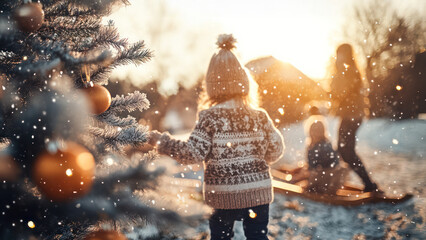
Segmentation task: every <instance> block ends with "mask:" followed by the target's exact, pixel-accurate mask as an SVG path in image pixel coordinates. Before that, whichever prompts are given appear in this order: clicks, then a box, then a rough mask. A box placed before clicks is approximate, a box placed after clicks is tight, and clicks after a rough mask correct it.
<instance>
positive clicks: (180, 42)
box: [111, 0, 426, 95]
mask: <svg viewBox="0 0 426 240" xmlns="http://www.w3.org/2000/svg"><path fill="white" fill-rule="evenodd" d="M367 1H370V0H364V1H362V0H347V1H346V0H345V1H342V0H303V1H302V0H131V1H130V2H131V4H132V5H131V6H129V7H125V8H122V9H120V10H119V11H117V12H116V13H114V14H113V15H112V16H111V17H112V19H113V20H114V21H115V22H116V25H117V27H118V29H119V31H120V32H121V33H122V36H124V37H127V38H129V40H130V41H132V42H134V41H138V40H146V43H147V46H148V48H150V49H152V50H154V52H155V58H154V59H153V60H152V61H151V62H149V63H147V64H145V65H143V66H141V67H137V68H136V67H133V66H129V67H126V68H122V69H119V70H118V71H116V75H115V76H118V77H120V78H123V79H124V78H130V79H131V80H132V81H133V82H134V83H137V84H138V83H142V82H149V81H150V80H154V79H159V80H161V84H160V85H161V86H160V91H161V92H163V93H165V94H166V95H169V94H172V93H173V92H176V91H177V88H178V85H179V84H180V85H184V86H190V85H191V84H193V83H194V82H195V81H196V79H197V78H198V77H199V76H200V75H201V74H205V71H206V70H207V66H208V61H209V59H210V57H211V55H212V54H213V53H214V51H215V42H216V38H217V36H218V34H220V33H232V34H234V36H235V37H236V38H237V40H238V44H237V53H238V54H239V57H240V59H241V60H242V62H243V63H246V62H248V61H250V60H252V59H254V58H257V57H261V56H267V55H273V56H274V57H276V58H278V59H280V60H282V61H284V62H289V63H291V64H293V65H294V66H295V67H297V68H298V69H299V70H301V71H302V72H303V73H305V74H306V75H307V76H309V77H311V78H312V79H322V78H324V77H325V76H326V71H327V67H328V65H329V61H330V57H331V56H333V54H334V53H335V49H336V46H337V45H338V44H340V43H341V34H340V33H341V30H342V27H343V23H344V22H345V21H346V19H347V16H348V12H351V11H348V10H351V6H353V4H354V3H356V4H362V3H364V2H367ZM389 2H392V3H394V4H395V5H396V6H398V10H400V11H404V9H405V10H406V9H411V10H412V9H417V10H418V9H426V1H424V0H389ZM419 11H420V10H419Z"/></svg>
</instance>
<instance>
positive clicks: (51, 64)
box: [0, 0, 180, 239]
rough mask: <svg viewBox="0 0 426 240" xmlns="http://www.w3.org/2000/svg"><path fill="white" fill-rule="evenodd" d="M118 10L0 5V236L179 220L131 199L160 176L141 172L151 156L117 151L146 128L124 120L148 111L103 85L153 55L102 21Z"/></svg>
mask: <svg viewBox="0 0 426 240" xmlns="http://www.w3.org/2000/svg"><path fill="white" fill-rule="evenodd" d="M125 4H127V1H126V0H102V1H92V0H40V1H39V2H31V1H25V0H20V1H2V2H1V3H0V59H1V61H0V82H1V84H0V85H1V89H0V101H1V104H0V124H1V129H0V150H1V155H0V169H1V170H0V178H1V179H0V181H1V188H0V196H1V197H0V208H1V210H0V216H1V220H0V225H1V230H0V239H81V238H85V239H94V237H100V238H101V239H102V236H106V235H108V234H110V235H111V236H113V238H114V239H121V238H122V237H123V235H121V234H120V233H119V232H117V231H109V232H108V231H102V230H99V231H98V232H92V233H91V234H92V235H87V234H88V233H89V232H90V231H91V230H93V229H95V230H96V228H93V226H99V223H105V222H106V223H108V222H109V223H111V224H110V225H115V224H117V223H119V222H120V221H117V220H124V221H121V222H126V221H127V222H128V219H131V220H135V219H142V220H144V221H149V222H153V223H165V222H170V221H179V220H180V215H179V214H177V213H175V212H172V211H168V210H164V209H156V208H153V207H152V206H151V205H147V204H144V201H141V199H139V198H138V197H137V196H135V193H134V192H135V190H136V189H139V190H144V189H152V188H154V187H155V186H156V185H157V184H156V181H157V179H158V176H160V175H161V174H162V173H163V172H164V170H163V169H159V168H156V169H148V167H147V163H149V162H151V161H152V160H154V159H155V158H156V156H155V154H152V153H147V154H139V155H132V156H127V155H126V153H125V147H127V146H131V147H135V146H140V145H143V144H144V143H145V142H146V141H147V138H146V136H147V128H146V127H145V126H141V125H139V124H138V121H137V119H135V118H134V117H132V116H124V117H123V112H132V111H136V110H138V111H143V110H145V109H147V108H149V101H148V100H147V99H146V96H145V94H143V93H140V92H138V91H136V92H134V93H130V94H128V95H127V96H117V97H114V98H111V96H110V93H109V91H108V90H107V89H106V88H105V87H104V85H107V83H108V80H109V74H110V72H111V70H112V69H114V68H115V67H117V66H120V65H123V64H130V63H133V64H141V63H144V62H146V61H148V60H149V59H150V58H151V57H152V54H151V52H150V51H149V50H148V49H146V48H145V46H144V43H143V42H142V41H141V42H136V43H134V44H130V43H128V41H127V40H126V39H123V38H121V37H120V36H119V34H118V32H117V29H116V28H115V27H114V24H113V22H108V23H103V17H105V16H108V15H109V14H110V12H111V10H112V8H114V7H117V6H121V5H125ZM111 165H114V166H117V165H118V167H114V168H112V167H111ZM85 236H86V237H85ZM122 239H124V237H123V238H122Z"/></svg>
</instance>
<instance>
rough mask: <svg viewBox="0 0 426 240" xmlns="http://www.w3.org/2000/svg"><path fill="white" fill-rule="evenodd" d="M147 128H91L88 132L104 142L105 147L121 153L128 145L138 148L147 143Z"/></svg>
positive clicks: (139, 126)
mask: <svg viewBox="0 0 426 240" xmlns="http://www.w3.org/2000/svg"><path fill="white" fill-rule="evenodd" d="M147 130H148V129H147V127H146V126H141V125H138V126H131V127H128V128H116V127H111V126H108V125H107V126H105V127H104V128H98V127H89V128H88V131H89V133H90V134H92V135H93V136H95V137H97V138H100V139H102V140H103V142H104V144H105V147H107V148H111V149H112V150H113V151H117V152H120V151H121V149H122V148H123V147H124V146H126V145H133V146H137V145H140V144H142V143H145V142H146V141H147Z"/></svg>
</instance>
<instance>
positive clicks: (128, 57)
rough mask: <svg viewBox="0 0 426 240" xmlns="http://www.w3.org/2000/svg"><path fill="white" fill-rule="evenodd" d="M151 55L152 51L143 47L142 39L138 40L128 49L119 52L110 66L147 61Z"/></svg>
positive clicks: (137, 63)
mask: <svg viewBox="0 0 426 240" xmlns="http://www.w3.org/2000/svg"><path fill="white" fill-rule="evenodd" d="M152 57H153V54H152V52H151V51H150V50H148V49H145V43H144V41H140V42H137V43H135V44H133V45H132V46H130V47H129V48H128V49H126V50H124V51H122V52H120V53H119V55H118V56H117V58H116V59H115V61H114V63H113V64H112V66H113V67H118V66H121V65H127V64H130V63H133V64H135V65H139V64H142V63H146V62H148V61H149V60H151V58H152Z"/></svg>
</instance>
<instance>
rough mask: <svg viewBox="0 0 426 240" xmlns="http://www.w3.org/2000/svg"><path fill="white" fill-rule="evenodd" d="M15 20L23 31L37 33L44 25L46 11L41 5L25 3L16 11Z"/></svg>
mask: <svg viewBox="0 0 426 240" xmlns="http://www.w3.org/2000/svg"><path fill="white" fill-rule="evenodd" d="M13 18H14V19H15V21H16V23H17V24H18V28H19V29H20V30H21V31H24V32H35V31H37V30H38V29H39V28H40V27H41V24H43V21H44V11H43V8H42V5H41V3H33V2H30V3H25V4H23V5H21V6H19V7H17V8H16V9H15V11H14V13H13Z"/></svg>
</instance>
